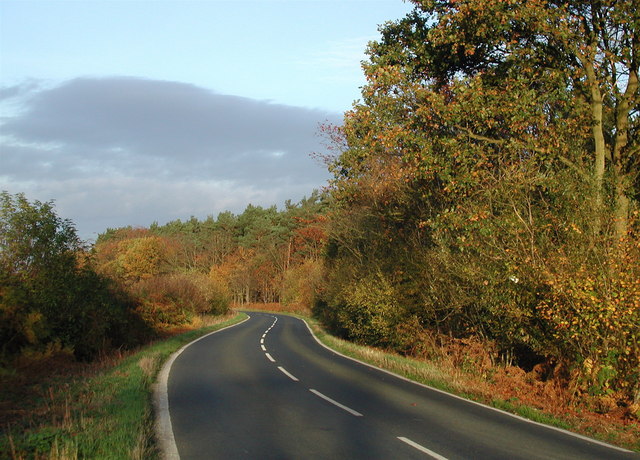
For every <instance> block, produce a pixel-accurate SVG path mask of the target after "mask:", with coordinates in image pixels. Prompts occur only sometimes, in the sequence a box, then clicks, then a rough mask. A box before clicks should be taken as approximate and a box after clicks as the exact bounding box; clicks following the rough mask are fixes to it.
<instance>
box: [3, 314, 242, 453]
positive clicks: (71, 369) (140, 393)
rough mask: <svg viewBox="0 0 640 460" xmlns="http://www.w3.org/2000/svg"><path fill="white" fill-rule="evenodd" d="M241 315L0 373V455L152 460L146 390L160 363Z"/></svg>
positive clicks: (149, 401) (149, 400)
mask: <svg viewBox="0 0 640 460" xmlns="http://www.w3.org/2000/svg"><path fill="white" fill-rule="evenodd" d="M245 317H246V316H245V315H243V314H230V315H225V316H215V317H203V318H198V319H197V320H195V321H193V322H192V323H191V324H189V325H186V326H184V328H183V330H187V331H186V332H183V333H180V334H176V335H174V336H173V337H170V338H166V339H163V340H160V341H158V342H155V343H153V344H150V345H148V346H145V347H143V348H141V349H139V350H137V351H132V352H127V353H123V354H111V355H110V356H109V357H105V358H103V359H100V360H97V361H96V362H94V363H90V364H89V363H78V362H74V361H72V360H70V359H69V357H68V356H60V357H57V359H54V360H49V361H48V363H47V365H48V367H47V368H46V369H44V368H42V367H32V368H29V369H21V370H20V372H17V373H14V374H12V375H7V374H3V375H0V384H1V385H2V388H3V392H2V396H1V398H0V399H1V400H0V404H1V405H2V408H3V411H2V416H1V417H0V423H1V424H2V431H1V432H0V433H1V434H0V458H11V459H76V458H113V459H141V460H142V459H145V460H146V459H153V458H158V457H159V455H158V452H157V447H156V444H155V439H154V431H153V430H154V425H153V424H154V418H153V401H152V396H153V395H152V391H153V383H154V382H155V380H156V376H157V373H158V372H159V370H160V368H161V366H162V364H163V363H164V361H166V359H167V358H168V357H169V356H170V355H171V354H172V353H173V352H174V351H176V350H178V349H179V348H180V347H182V346H183V345H184V344H186V343H189V342H191V341H193V340H194V339H196V338H197V337H199V336H202V335H204V334H206V333H209V332H212V331H215V330H217V329H220V328H223V327H226V326H229V325H231V324H235V323H237V322H239V321H241V320H242V319H243V318H245Z"/></svg>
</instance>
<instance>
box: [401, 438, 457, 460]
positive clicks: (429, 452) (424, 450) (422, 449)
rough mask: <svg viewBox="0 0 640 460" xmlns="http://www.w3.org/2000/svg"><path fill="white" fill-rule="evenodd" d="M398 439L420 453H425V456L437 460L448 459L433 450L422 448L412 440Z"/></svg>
mask: <svg viewBox="0 0 640 460" xmlns="http://www.w3.org/2000/svg"><path fill="white" fill-rule="evenodd" d="M398 439H399V440H400V441H402V442H406V443H407V444H409V445H410V446H411V447H413V448H414V449H418V450H419V451H420V452H424V453H425V454H427V455H429V456H431V457H433V458H435V459H436V460H447V457H443V456H442V455H439V454H436V453H435V452H433V451H432V450H429V449H427V448H426V447H424V446H421V445H420V444H418V443H417V442H413V441H412V440H411V439H408V438H403V437H402V436H398Z"/></svg>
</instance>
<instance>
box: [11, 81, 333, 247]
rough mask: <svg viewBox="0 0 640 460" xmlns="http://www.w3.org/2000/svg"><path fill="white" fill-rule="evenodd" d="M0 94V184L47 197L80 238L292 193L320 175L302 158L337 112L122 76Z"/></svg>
mask: <svg viewBox="0 0 640 460" xmlns="http://www.w3.org/2000/svg"><path fill="white" fill-rule="evenodd" d="M2 97H6V98H11V99H10V104H9V106H11V107H13V108H16V107H17V108H18V110H14V111H13V113H11V111H5V115H4V116H3V118H2V120H1V124H0V189H7V190H9V191H10V192H25V193H27V196H28V197H30V198H32V199H39V200H50V199H55V200H56V202H57V204H58V207H59V208H60V210H61V211H66V212H68V214H63V216H64V217H68V218H71V219H72V220H74V221H75V222H76V223H77V224H78V227H79V229H80V231H81V234H82V235H84V236H86V235H87V234H89V233H94V232H100V231H103V230H104V229H105V228H106V227H107V226H112V227H113V226H120V225H127V224H141V225H147V224H149V223H150V222H151V221H153V220H158V221H160V222H162V221H164V220H169V219H175V218H178V217H185V218H187V217H188V216H189V215H191V214H193V215H197V216H200V215H202V216H206V215H207V214H215V213H217V212H220V211H223V210H231V211H234V212H240V211H241V210H242V209H243V208H244V206H246V205H247V204H248V203H250V202H251V203H253V204H261V205H271V204H281V203H282V202H283V201H284V200H286V199H293V200H297V199H300V198H301V197H302V196H303V195H305V194H306V195H308V194H310V193H311V191H312V190H313V189H314V188H319V187H322V186H323V185H324V183H325V182H326V179H327V178H328V173H327V172H326V170H325V169H324V167H323V166H322V165H320V164H318V163H316V162H315V161H314V160H313V159H312V158H311V157H310V156H309V154H310V153H311V152H314V151H319V150H321V149H322V146H321V144H320V139H319V138H318V136H317V134H316V132H317V128H318V124H319V123H322V122H325V121H329V122H331V123H339V122H340V119H341V117H340V116H339V115H338V114H335V113H330V112H324V111H320V110H315V109H307V108H300V107H291V106H285V105H279V104H274V103H271V102H269V101H259V100H252V99H248V98H243V97H238V96H229V95H221V94H217V93H214V92H211V91H209V90H206V89H203V88H199V87H196V86H193V85H189V84H183V83H177V82H167V81H156V80H146V79H138V78H124V77H118V78H80V79H75V80H71V81H68V82H65V83H63V84H62V85H60V86H57V87H54V88H46V89H43V88H42V87H39V86H38V85H35V84H25V85H19V86H17V87H11V88H4V89H0V100H2ZM18 103H19V104H21V106H18V105H17V104H18ZM7 112H9V114H8V115H7ZM30 194H32V195H33V196H30ZM134 220H136V221H134Z"/></svg>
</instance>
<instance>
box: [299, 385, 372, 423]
mask: <svg viewBox="0 0 640 460" xmlns="http://www.w3.org/2000/svg"><path fill="white" fill-rule="evenodd" d="M309 391H310V392H311V393H313V394H314V395H316V396H320V397H321V398H322V399H324V400H325V401H329V402H330V403H331V404H333V405H335V406H338V407H339V408H340V409H343V410H346V411H347V412H349V413H350V414H351V415H355V416H356V417H362V414H361V413H360V412H358V411H355V410H353V409H351V408H350V407H347V406H345V405H343V404H340V403H339V402H338V401H335V400H333V399H331V398H330V397H329V396H325V395H323V394H322V393H320V392H319V391H318V390H314V389H310V390H309Z"/></svg>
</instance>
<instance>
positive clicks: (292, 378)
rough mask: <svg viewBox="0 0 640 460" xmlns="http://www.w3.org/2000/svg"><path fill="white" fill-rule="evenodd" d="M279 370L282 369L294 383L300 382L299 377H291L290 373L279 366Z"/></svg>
mask: <svg viewBox="0 0 640 460" xmlns="http://www.w3.org/2000/svg"><path fill="white" fill-rule="evenodd" d="M278 369H280V370H281V371H282V373H283V374H284V375H286V376H287V377H289V378H290V379H291V380H293V381H294V382H299V381H300V380H299V379H298V378H297V377H294V376H293V375H291V373H290V372H289V371H287V370H286V369H285V368H284V367H282V366H278Z"/></svg>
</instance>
